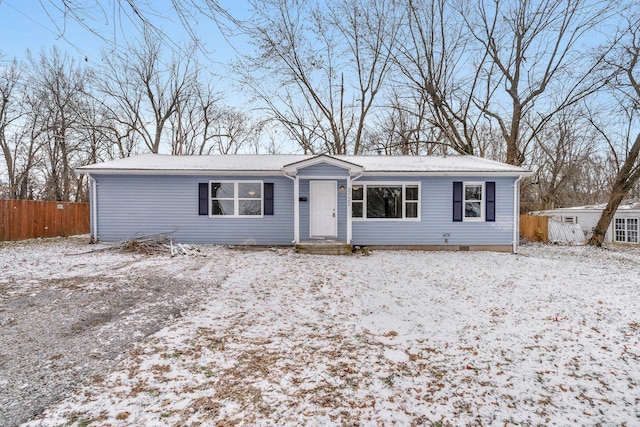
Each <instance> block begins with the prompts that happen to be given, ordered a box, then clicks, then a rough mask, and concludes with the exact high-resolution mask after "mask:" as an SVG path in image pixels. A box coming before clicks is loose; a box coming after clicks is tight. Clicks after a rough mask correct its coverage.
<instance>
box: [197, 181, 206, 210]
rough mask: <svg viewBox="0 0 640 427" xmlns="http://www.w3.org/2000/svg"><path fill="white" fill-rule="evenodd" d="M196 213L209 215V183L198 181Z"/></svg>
mask: <svg viewBox="0 0 640 427" xmlns="http://www.w3.org/2000/svg"><path fill="white" fill-rule="evenodd" d="M198 215H209V183H208V182H200V183H198Z"/></svg>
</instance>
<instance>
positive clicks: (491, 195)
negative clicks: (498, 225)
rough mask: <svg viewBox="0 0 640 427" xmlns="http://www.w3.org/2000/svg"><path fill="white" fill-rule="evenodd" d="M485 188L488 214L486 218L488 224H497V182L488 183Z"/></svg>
mask: <svg viewBox="0 0 640 427" xmlns="http://www.w3.org/2000/svg"><path fill="white" fill-rule="evenodd" d="M484 188H485V191H486V193H487V194H486V198H487V199H486V200H487V206H486V212H485V218H486V219H487V221H488V222H495V220H496V183H495V182H486V183H485V184H484Z"/></svg>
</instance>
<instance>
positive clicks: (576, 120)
mask: <svg viewBox="0 0 640 427" xmlns="http://www.w3.org/2000/svg"><path fill="white" fill-rule="evenodd" d="M596 140H597V135H594V133H593V131H592V128H591V126H590V125H589V123H588V122H587V120H585V119H584V115H583V114H581V112H580V111H579V109H578V108H569V109H566V110H564V111H562V112H560V113H559V114H557V115H556V116H555V117H554V118H553V119H552V120H551V121H550V122H549V124H548V126H546V127H545V129H544V130H542V131H540V132H538V133H537V134H536V136H535V150H534V151H533V152H532V153H531V157H532V159H531V164H532V165H534V167H535V170H534V173H535V174H534V177H533V180H534V181H535V182H536V183H537V185H538V197H539V199H540V202H541V206H540V207H539V208H542V209H554V208H556V207H559V206H571V205H573V204H575V203H581V202H582V200H583V194H582V192H583V189H582V188H580V187H581V186H579V181H581V180H583V179H584V176H585V173H586V174H588V170H586V168H585V165H587V164H589V160H590V157H591V156H592V154H593V153H594V151H595V148H596V147H595V144H596Z"/></svg>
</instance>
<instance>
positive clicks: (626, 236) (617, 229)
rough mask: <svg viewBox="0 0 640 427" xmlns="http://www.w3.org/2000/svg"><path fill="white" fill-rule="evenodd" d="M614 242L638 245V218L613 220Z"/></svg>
mask: <svg viewBox="0 0 640 427" xmlns="http://www.w3.org/2000/svg"><path fill="white" fill-rule="evenodd" d="M613 234H614V237H613V238H614V241H616V242H621V243H638V218H615V219H614V230H613Z"/></svg>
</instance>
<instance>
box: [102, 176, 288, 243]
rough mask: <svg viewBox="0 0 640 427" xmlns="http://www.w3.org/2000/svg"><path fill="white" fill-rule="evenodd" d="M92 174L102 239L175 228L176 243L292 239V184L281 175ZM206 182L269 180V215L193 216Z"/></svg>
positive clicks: (106, 239)
mask: <svg viewBox="0 0 640 427" xmlns="http://www.w3.org/2000/svg"><path fill="white" fill-rule="evenodd" d="M94 177H95V178H96V180H97V183H98V191H97V193H98V194H97V207H98V224H97V229H98V238H99V239H100V240H101V241H105V242H109V241H118V240H122V239H125V238H129V237H131V236H135V235H140V234H150V233H160V232H169V231H175V233H174V235H173V236H174V239H175V241H177V242H185V243H215V244H236V245H240V244H256V245H290V244H291V243H292V241H293V182H292V181H291V180H290V179H287V178H285V177H279V176H275V177H267V178H260V177H241V176H236V177H233V176H231V177H229V176H225V177H219V176H218V177H216V176H151V175H143V176H138V175H110V176H109V175H94ZM210 180H221V181H233V180H244V181H263V182H273V183H274V215H266V216H263V217H262V218H210V217H209V216H206V215H202V216H201V215H198V194H199V193H198V183H201V182H209V181H210ZM94 200H95V199H94ZM92 220H93V218H92ZM93 227H94V226H93Z"/></svg>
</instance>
